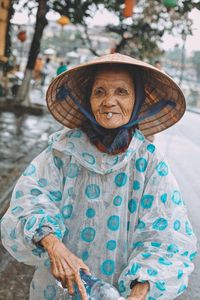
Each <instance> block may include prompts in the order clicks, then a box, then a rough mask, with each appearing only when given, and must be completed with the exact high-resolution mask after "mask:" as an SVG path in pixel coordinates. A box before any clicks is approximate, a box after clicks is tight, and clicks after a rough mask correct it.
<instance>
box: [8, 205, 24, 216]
mask: <svg viewBox="0 0 200 300" xmlns="http://www.w3.org/2000/svg"><path fill="white" fill-rule="evenodd" d="M23 210H24V209H23V207H21V206H16V207H14V208H12V210H11V211H12V214H13V215H14V216H17V215H18V214H20V213H21V212H22V211H23Z"/></svg>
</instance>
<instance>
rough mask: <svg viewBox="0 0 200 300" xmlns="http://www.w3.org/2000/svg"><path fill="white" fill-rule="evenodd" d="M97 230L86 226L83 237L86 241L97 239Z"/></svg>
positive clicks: (82, 233)
mask: <svg viewBox="0 0 200 300" xmlns="http://www.w3.org/2000/svg"><path fill="white" fill-rule="evenodd" d="M95 235H96V231H95V229H94V228H92V227H85V228H84V229H83V230H82V231H81V238H82V240H83V241H84V242H87V243H91V242H92V241H93V240H94V239H95Z"/></svg>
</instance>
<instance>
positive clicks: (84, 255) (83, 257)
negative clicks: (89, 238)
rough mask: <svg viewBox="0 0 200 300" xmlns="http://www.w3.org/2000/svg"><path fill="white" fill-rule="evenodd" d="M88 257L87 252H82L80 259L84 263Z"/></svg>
mask: <svg viewBox="0 0 200 300" xmlns="http://www.w3.org/2000/svg"><path fill="white" fill-rule="evenodd" d="M88 257H89V252H88V251H87V250H85V251H83V252H82V255H81V258H82V260H83V261H86V260H87V259H88Z"/></svg>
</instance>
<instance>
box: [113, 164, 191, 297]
mask: <svg viewBox="0 0 200 300" xmlns="http://www.w3.org/2000/svg"><path fill="white" fill-rule="evenodd" d="M149 169H150V175H148V176H147V177H148V178H149V180H148V182H147V183H146V187H145V189H144V193H143V196H142V198H141V199H140V205H139V211H138V215H139V219H138V224H137V226H136V231H135V232H133V235H134V243H133V245H132V248H133V251H132V253H131V255H130V258H129V261H128V266H127V267H126V268H125V269H124V270H123V272H122V273H121V275H120V277H119V281H118V283H119V288H120V290H121V292H122V294H123V295H124V296H127V295H129V294H130V292H131V290H130V283H131V281H132V280H134V279H137V280H138V281H140V282H143V281H149V283H150V290H149V293H148V297H147V298H146V299H147V300H155V299H168V300H169V299H170V300H171V299H174V298H176V297H177V296H178V295H179V294H181V293H182V292H183V291H184V290H185V289H186V288H187V284H188V276H189V274H190V273H191V272H192V271H193V268H194V266H193V263H192V261H193V259H194V257H195V256H196V237H195V235H194V234H193V231H192V227H191V224H190V222H189V220H188V217H187V212H186V208H185V204H184V202H183V200H182V198H181V194H180V191H179V189H178V186H177V183H176V181H175V179H174V177H173V175H172V174H171V173H170V170H169V168H168V165H167V164H166V163H165V162H164V161H160V162H156V161H155V162H154V163H153V164H152V165H151V166H150V168H149Z"/></svg>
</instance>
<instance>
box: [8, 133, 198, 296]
mask: <svg viewBox="0 0 200 300" xmlns="http://www.w3.org/2000/svg"><path fill="white" fill-rule="evenodd" d="M45 226H48V227H50V228H51V230H52V231H53V232H54V234H55V235H56V236H57V237H58V238H59V239H61V240H62V241H63V243H64V244H65V245H66V246H67V247H68V248H69V249H70V250H71V251H72V252H73V253H74V254H75V255H77V256H78V257H80V258H82V260H83V261H84V262H85V263H86V264H87V265H88V266H89V268H90V271H91V272H92V273H93V274H95V275H96V276H97V277H99V278H101V279H103V280H105V281H107V282H109V283H112V284H113V285H115V286H116V287H117V288H118V290H119V291H120V293H121V295H122V296H124V297H127V296H128V295H129V294H130V283H131V281H132V280H134V279H138V281H141V282H144V281H147V280H148V281H149V283H150V290H149V292H148V296H147V300H155V299H168V300H172V299H175V298H176V297H177V296H178V295H180V294H181V293H182V292H183V291H184V290H185V289H186V288H187V285H188V276H189V275H190V273H191V272H192V271H193V268H194V266H193V262H192V261H193V259H194V257H195V255H196V238H195V235H194V233H193V231H192V227H191V224H190V222H189V220H188V217H187V212H186V208H185V204H184V201H183V199H182V197H181V194H180V191H179V188H178V186H177V183H176V181H175V179H174V177H173V175H172V173H171V171H170V169H169V167H168V164H167V163H166V161H165V160H164V159H163V157H162V156H161V155H160V154H159V153H158V150H157V149H156V147H155V146H154V145H153V144H151V143H149V142H148V141H147V140H145V138H144V136H143V135H142V133H141V132H140V131H138V130H137V131H136V132H135V133H134V135H133V138H132V141H131V143H130V145H129V147H128V149H127V150H126V151H125V152H124V153H121V154H119V155H109V154H106V153H102V152H100V151H99V150H98V149H97V148H96V147H95V146H94V145H92V144H91V143H90V141H89V139H88V137H87V136H86V134H84V133H83V132H82V131H81V130H79V129H74V130H70V131H67V130H66V129H64V130H62V131H60V132H57V133H55V134H54V135H53V136H52V137H51V138H50V142H49V146H48V148H47V149H45V150H44V151H43V152H42V153H41V154H40V155H39V156H38V157H36V158H35V159H34V160H33V162H32V163H31V164H30V165H29V166H28V167H27V169H26V170H25V171H24V172H23V174H22V176H21V177H20V179H19V180H18V182H17V185H16V187H15V189H14V192H13V196H12V200H11V204H10V207H9V209H8V211H7V212H6V214H5V216H4V217H3V220H2V240H3V244H4V246H5V247H6V249H7V250H8V251H9V252H10V253H11V254H12V255H13V256H14V257H15V258H16V259H17V260H18V261H21V262H24V263H26V264H30V265H34V266H36V271H35V274H34V277H33V280H32V283H31V288H30V299H31V300H38V299H40V300H42V299H47V300H54V299H59V292H60V291H59V288H58V287H57V285H56V282H55V279H54V278H53V276H52V275H51V274H50V261H49V259H48V255H47V253H46V252H45V251H44V249H43V248H42V247H40V246H36V245H35V243H34V242H33V238H34V236H35V235H36V232H37V231H38V229H39V228H42V227H45ZM63 299H64V298H63ZM65 299H68V298H67V296H66V298H65Z"/></svg>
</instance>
